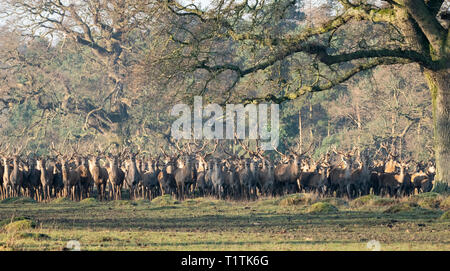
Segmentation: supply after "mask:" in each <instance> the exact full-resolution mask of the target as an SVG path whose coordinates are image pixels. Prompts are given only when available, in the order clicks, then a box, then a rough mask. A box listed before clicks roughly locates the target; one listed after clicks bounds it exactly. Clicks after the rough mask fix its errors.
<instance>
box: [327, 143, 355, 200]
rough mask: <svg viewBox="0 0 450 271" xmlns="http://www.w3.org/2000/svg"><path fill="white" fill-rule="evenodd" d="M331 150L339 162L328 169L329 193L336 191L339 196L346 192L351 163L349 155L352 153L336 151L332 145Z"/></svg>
mask: <svg viewBox="0 0 450 271" xmlns="http://www.w3.org/2000/svg"><path fill="white" fill-rule="evenodd" d="M332 150H333V152H334V153H335V154H337V155H338V156H339V158H340V160H341V161H340V163H339V164H338V165H337V166H336V167H333V168H331V169H330V176H329V180H330V182H329V185H330V191H329V192H330V194H333V193H334V192H336V196H341V195H344V194H347V195H348V193H347V183H348V182H349V180H350V176H351V170H352V164H351V157H352V156H353V153H352V152H351V151H349V152H347V153H343V152H340V151H337V150H336V148H335V147H333V149H332Z"/></svg>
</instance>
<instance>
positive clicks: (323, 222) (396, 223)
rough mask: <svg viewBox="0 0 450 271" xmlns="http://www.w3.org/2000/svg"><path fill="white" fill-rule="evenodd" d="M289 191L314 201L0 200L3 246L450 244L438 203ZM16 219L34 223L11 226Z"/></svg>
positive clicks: (396, 246) (247, 247) (295, 247)
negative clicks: (365, 202) (361, 202)
mask: <svg viewBox="0 0 450 271" xmlns="http://www.w3.org/2000/svg"><path fill="white" fill-rule="evenodd" d="M290 197H295V198H302V199H306V198H309V199H310V200H308V201H307V202H302V203H301V204H293V205H290V204H287V205H283V204H280V202H281V201H282V200H283V199H284V198H281V199H280V198H262V199H259V200H257V201H245V202H235V201H223V200H216V199H211V198H196V199H187V200H185V201H183V202H178V201H176V200H174V199H172V198H170V197H167V196H166V197H161V198H157V199H154V200H153V201H152V202H150V201H146V200H136V201H128V200H122V201H114V202H97V201H92V200H89V202H88V203H89V204H86V203H82V202H67V201H62V202H61V203H55V202H51V203H38V204H37V203H23V202H21V203H17V202H8V203H0V222H4V223H3V226H2V228H1V229H0V250H63V249H64V248H65V247H66V245H67V242H69V241H70V240H77V241H79V242H80V244H81V250H220V251H222V250H367V247H366V244H367V242H368V241H370V240H377V241H379V242H380V243H381V249H382V250H450V241H449V240H450V232H449V231H448V228H449V225H450V223H449V221H448V219H444V218H441V217H448V214H447V216H444V215H443V213H444V211H443V210H442V209H441V208H430V209H423V208H421V207H420V206H418V205H414V203H413V201H414V200H412V199H411V200H409V199H405V200H401V201H400V202H395V203H392V202H391V201H392V199H382V198H376V199H371V200H370V201H369V202H373V200H376V201H379V200H381V201H386V202H388V203H386V204H384V203H383V204H374V205H372V203H370V204H371V208H370V210H367V209H366V208H365V206H361V207H355V206H353V205H351V204H349V202H348V201H346V200H343V199H334V198H325V199H323V198H317V197H316V196H314V195H296V196H290ZM286 198H289V197H286ZM443 200H445V199H443ZM350 203H351V202H350ZM330 206H333V207H334V208H333V207H330ZM335 206H337V208H336V207H335ZM393 206H396V207H395V208H397V209H396V210H392V209H390V208H394V207H393ZM399 206H400V207H399ZM316 208H317V210H319V211H312V210H316ZM330 208H331V209H330ZM330 210H331V211H330ZM387 210H390V211H387ZM14 218H21V220H23V219H28V220H29V221H32V222H33V223H34V225H35V227H34V228H33V227H25V228H20V229H16V230H14V231H7V230H6V229H5V227H6V225H8V224H10V223H11V221H13V223H14V221H16V219H14Z"/></svg>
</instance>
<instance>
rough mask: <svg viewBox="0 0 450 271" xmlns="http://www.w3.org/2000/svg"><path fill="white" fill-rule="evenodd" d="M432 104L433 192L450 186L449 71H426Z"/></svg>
mask: <svg viewBox="0 0 450 271" xmlns="http://www.w3.org/2000/svg"><path fill="white" fill-rule="evenodd" d="M425 77H426V79H427V82H428V86H429V88H430V90H431V97H432V102H433V125H434V138H435V142H434V144H435V146H434V151H435V158H436V176H435V179H434V187H433V190H434V191H437V192H440V191H443V190H448V189H449V185H450V69H446V70H442V71H438V72H432V71H426V72H425Z"/></svg>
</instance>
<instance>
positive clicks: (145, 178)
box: [142, 160, 159, 200]
mask: <svg viewBox="0 0 450 271" xmlns="http://www.w3.org/2000/svg"><path fill="white" fill-rule="evenodd" d="M158 190H159V183H158V172H157V168H156V162H155V161H153V160H150V161H149V162H148V170H146V171H145V170H144V171H143V172H142V196H143V197H144V198H148V199H150V200H151V199H152V198H154V197H156V195H157V193H158Z"/></svg>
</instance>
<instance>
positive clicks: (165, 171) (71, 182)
mask: <svg viewBox="0 0 450 271" xmlns="http://www.w3.org/2000/svg"><path fill="white" fill-rule="evenodd" d="M238 142H239V144H240V145H241V147H242V148H243V149H244V150H245V151H246V154H247V155H246V157H247V158H245V157H244V156H237V155H235V154H230V153H228V152H226V151H224V152H223V153H222V154H223V155H226V156H227V157H224V156H222V158H214V157H213V155H216V156H219V154H218V153H216V150H217V146H218V142H217V141H216V142H215V145H214V146H213V148H212V151H210V152H205V149H206V146H207V143H206V142H204V143H203V144H199V143H197V142H190V143H188V144H186V145H183V146H180V144H179V143H176V144H174V147H173V148H172V151H173V153H171V154H167V153H166V152H165V151H164V150H163V149H162V148H161V155H160V156H159V157H158V158H148V157H147V158H145V157H143V156H142V155H139V153H131V152H129V151H123V152H122V153H120V154H116V155H112V154H105V153H104V152H103V153H100V152H97V154H96V155H92V154H91V155H88V157H84V156H82V155H80V154H78V153H77V152H76V151H75V150H74V149H73V151H72V153H71V155H68V154H62V153H60V152H58V151H57V150H56V149H55V148H54V146H53V145H52V147H51V151H52V152H53V153H54V154H55V155H54V157H53V158H51V159H50V158H44V157H35V156H33V155H29V154H28V155H26V156H24V157H21V156H20V152H21V150H20V149H19V150H16V151H15V152H13V153H11V152H9V151H8V149H9V147H7V148H5V149H3V150H1V152H0V155H2V158H3V159H2V162H3V164H2V165H1V166H0V176H3V183H2V186H1V191H0V198H1V199H5V198H9V197H17V196H26V197H31V198H34V199H35V200H37V201H48V200H50V199H51V198H55V197H69V198H71V199H72V200H81V199H84V198H88V197H90V196H92V195H93V192H95V191H96V194H97V197H98V198H99V199H100V200H106V199H111V200H112V199H121V197H122V194H121V193H122V190H123V189H125V190H128V191H129V195H130V198H137V197H139V198H147V199H152V198H154V197H156V196H159V195H166V194H169V195H176V197H177V198H178V199H180V200H183V199H185V198H186V197H191V196H193V195H197V196H215V197H218V198H222V199H226V198H227V199H246V200H249V199H255V198H257V196H258V195H264V196H276V195H284V194H287V193H297V192H316V193H318V194H321V195H324V196H325V195H335V196H346V197H349V198H354V197H357V196H361V195H366V194H369V193H373V194H379V195H389V196H407V195H410V194H413V193H420V192H428V191H430V190H431V189H432V186H433V178H434V175H435V167H434V165H433V163H432V162H429V163H423V162H419V163H414V162H404V161H396V157H395V155H393V154H392V153H390V152H388V154H387V155H386V156H384V157H385V159H377V160H374V159H371V157H370V156H369V154H368V153H367V152H364V151H363V152H359V151H357V150H356V149H354V150H352V151H348V152H341V151H338V150H336V148H332V149H330V151H329V152H328V153H327V154H326V155H324V156H323V157H322V158H321V159H319V160H316V161H314V160H312V159H311V158H310V157H306V156H305V154H306V153H307V152H308V151H309V150H308V151H306V152H304V153H300V152H299V150H298V148H297V150H292V149H289V150H288V152H287V153H281V152H279V151H278V150H277V149H275V151H276V152H277V153H278V154H279V155H280V157H281V159H279V161H277V162H276V163H275V162H274V161H273V160H272V159H269V158H268V156H265V155H264V151H262V150H261V149H260V148H256V150H254V151H253V150H251V148H250V146H249V145H245V144H244V143H243V142H241V141H239V140H238ZM382 147H384V148H385V149H386V151H387V148H386V147H385V146H383V145H382ZM377 153H378V151H377ZM376 155H377V154H374V155H372V158H373V157H375V156H376ZM410 172H411V173H410ZM94 187H95V188H94Z"/></svg>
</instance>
